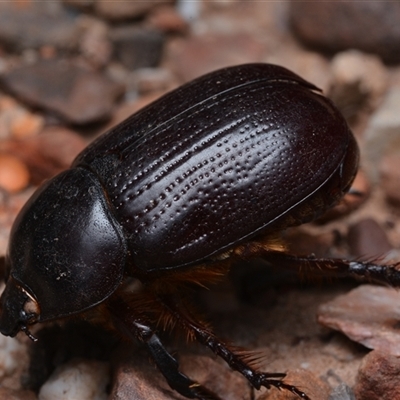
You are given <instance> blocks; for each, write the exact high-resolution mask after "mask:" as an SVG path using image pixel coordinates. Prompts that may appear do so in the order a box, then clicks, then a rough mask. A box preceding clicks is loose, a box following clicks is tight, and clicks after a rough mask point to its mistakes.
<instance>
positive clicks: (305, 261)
mask: <svg viewBox="0 0 400 400" xmlns="http://www.w3.org/2000/svg"><path fill="white" fill-rule="evenodd" d="M237 254H239V255H240V256H241V257H243V258H249V257H262V258H263V259H264V260H266V261H268V262H270V263H271V264H272V265H278V266H279V267H284V268H288V269H291V270H294V271H296V272H298V273H299V274H300V275H305V276H322V277H324V276H325V277H337V278H345V277H350V278H355V279H357V280H361V281H366V282H374V283H379V284H384V285H390V286H394V287H400V263H394V264H388V265H380V264H376V263H372V262H362V261H349V260H343V259H339V258H315V257H312V256H294V255H290V254H287V253H283V252H279V251H271V250H268V249H265V248H264V247H263V246H262V244H261V245H258V243H248V244H245V245H243V246H241V247H240V248H239V249H238V251H237Z"/></svg>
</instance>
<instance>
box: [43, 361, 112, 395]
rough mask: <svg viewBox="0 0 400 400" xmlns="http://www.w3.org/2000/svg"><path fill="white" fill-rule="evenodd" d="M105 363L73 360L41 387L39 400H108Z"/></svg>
mask: <svg viewBox="0 0 400 400" xmlns="http://www.w3.org/2000/svg"><path fill="white" fill-rule="evenodd" d="M108 380H109V367H108V364H107V363H105V362H100V361H83V360H77V359H75V360H72V361H70V362H68V363H66V364H64V365H61V366H60V367H58V368H57V369H56V370H55V371H54V373H53V374H52V375H51V376H50V378H49V379H48V381H47V382H46V383H45V384H44V385H43V386H42V387H41V389H40V392H39V400H78V399H79V400H106V399H107V394H106V386H107V384H108Z"/></svg>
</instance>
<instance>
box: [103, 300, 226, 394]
mask: <svg viewBox="0 0 400 400" xmlns="http://www.w3.org/2000/svg"><path fill="white" fill-rule="evenodd" d="M108 309H109V311H110V312H111V315H112V316H113V318H114V322H115V324H116V327H117V328H119V329H120V330H121V332H122V333H124V334H126V335H127V336H128V337H130V338H133V339H137V340H139V341H140V342H141V343H142V344H144V345H145V346H146V348H147V350H148V351H149V353H150V354H151V356H152V358H153V360H154V361H155V363H156V365H157V367H158V369H159V370H160V371H161V373H162V374H163V375H164V377H165V379H166V380H167V382H168V384H169V386H170V387H171V388H172V389H173V390H176V391H177V392H178V393H180V394H181V395H182V396H185V397H187V398H190V399H200V400H221V399H220V398H219V397H218V396H217V395H215V394H214V393H212V392H211V391H209V390H208V389H206V388H205V387H203V386H201V385H200V384H199V383H197V382H195V381H193V380H191V379H190V378H189V377H187V376H186V375H184V374H183V373H182V372H180V371H179V363H178V361H177V360H176V359H175V358H174V357H172V355H171V354H170V353H169V352H168V351H167V350H166V348H165V347H164V346H163V344H162V343H161V341H160V339H159V337H158V336H157V334H156V333H155V331H154V330H153V328H152V327H151V325H150V324H149V323H148V322H147V321H146V320H145V318H143V316H139V315H137V314H138V312H137V310H136V311H135V309H134V308H132V307H130V306H129V304H127V303H126V302H125V301H124V300H123V299H121V298H119V297H115V298H113V299H112V300H110V301H109V302H108Z"/></svg>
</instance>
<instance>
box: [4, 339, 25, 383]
mask: <svg viewBox="0 0 400 400" xmlns="http://www.w3.org/2000/svg"><path fill="white" fill-rule="evenodd" d="M25 352H26V348H25V346H24V345H22V344H21V343H20V342H19V341H18V340H16V339H15V338H11V337H8V336H3V335H0V378H3V377H4V376H7V375H11V374H12V373H13V372H14V371H15V370H16V369H17V368H18V366H19V365H20V364H21V354H24V353H25Z"/></svg>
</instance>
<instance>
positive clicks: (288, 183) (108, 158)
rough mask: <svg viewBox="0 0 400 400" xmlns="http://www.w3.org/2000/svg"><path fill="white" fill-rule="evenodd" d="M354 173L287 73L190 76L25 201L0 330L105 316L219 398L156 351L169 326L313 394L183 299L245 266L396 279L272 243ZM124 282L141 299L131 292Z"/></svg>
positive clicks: (187, 382) (195, 389)
mask: <svg viewBox="0 0 400 400" xmlns="http://www.w3.org/2000/svg"><path fill="white" fill-rule="evenodd" d="M357 166H358V148H357V144H356V141H355V139H354V137H353V135H352V133H351V132H350V130H349V128H348V126H347V124H346V122H345V121H344V119H343V117H342V116H341V114H340V113H339V111H338V110H337V109H336V108H335V107H334V106H333V104H332V103H331V102H330V101H329V100H328V99H326V98H325V97H323V96H322V95H321V94H320V93H319V91H318V89H317V88H316V87H315V86H313V85H312V84H310V83H308V82H306V81H305V80H303V79H302V78H300V77H299V76H297V75H295V74H294V73H292V72H290V71H288V70H287V69H285V68H282V67H279V66H275V65H268V64H248V65H240V66H235V67H230V68H225V69H222V70H219V71H216V72H213V73H210V74H208V75H205V76H203V77H200V78H198V79H196V80H194V81H192V82H190V83H188V84H185V85H184V86H182V87H180V88H178V89H176V90H174V91H172V92H170V93H169V94H166V95H165V96H163V97H162V98H160V99H159V100H157V101H155V102H154V103H152V104H151V105H149V106H147V107H145V108H143V109H142V110H141V111H139V112H138V113H136V114H134V115H132V116H131V117H129V118H128V119H127V120H125V121H124V122H122V123H121V124H119V125H118V126H116V127H115V128H114V129H111V130H110V131H109V132H108V133H107V134H105V135H103V136H102V137H100V138H99V139H98V140H96V141H95V142H93V143H92V144H91V145H89V146H88V147H87V148H86V149H85V150H84V151H83V152H82V153H81V154H80V155H79V156H78V157H77V158H76V160H75V161H74V163H73V164H72V166H71V168H70V169H69V170H67V171H65V172H63V173H61V174H59V175H58V176H56V177H55V178H53V179H51V180H50V181H48V182H47V183H45V184H44V185H43V186H42V187H41V188H39V189H38V190H37V191H36V192H35V194H34V195H33V196H32V198H31V199H30V200H29V201H28V203H27V204H26V205H25V206H24V208H23V209H22V211H21V212H20V214H19V216H18V217H17V219H16V221H15V223H14V225H13V228H12V232H11V237H10V243H9V248H8V253H7V256H6V268H7V273H6V275H7V276H6V282H7V284H6V289H5V291H4V293H3V295H2V297H1V318H0V331H1V332H2V333H3V334H4V335H9V336H14V335H16V334H17V333H18V332H19V331H24V332H25V333H26V334H27V335H28V336H30V337H31V338H33V336H32V335H31V333H30V332H29V326H31V325H33V324H36V323H40V322H44V321H49V320H54V319H59V318H65V317H68V316H71V315H75V314H82V315H87V314H88V313H92V312H93V313H94V312H96V310H99V309H101V313H102V315H103V318H106V319H109V320H110V321H112V323H113V324H114V326H115V328H116V329H118V330H119V331H120V332H122V334H123V335H126V336H129V337H131V338H132V339H137V340H139V341H140V342H142V343H143V344H144V345H145V346H146V347H147V348H148V350H149V351H150V354H151V355H152V356H153V358H154V360H155V362H156V364H157V366H158V368H159V369H160V370H161V372H162V373H163V374H164V376H165V378H166V379H167V381H168V383H169V385H170V386H171V388H173V389H175V390H176V391H177V392H179V393H180V394H182V395H183V396H186V397H188V398H198V399H218V398H219V397H218V396H217V395H215V394H213V393H211V392H210V391H208V390H207V389H206V388H205V387H203V386H202V385H200V384H198V383H197V382H194V381H193V380H191V379H190V378H189V377H187V376H186V375H184V374H183V373H182V372H180V371H179V369H178V363H177V362H176V360H175V359H174V358H173V357H172V356H171V355H170V354H169V353H168V351H167V350H166V349H165V347H164V346H163V344H162V343H161V341H160V339H159V337H158V335H157V332H156V330H155V321H157V320H159V319H161V320H168V321H171V320H172V321H174V322H175V323H176V324H177V325H178V326H180V327H181V328H183V329H185V330H187V331H188V332H189V333H190V334H191V336H192V337H194V338H195V339H196V340H198V341H199V342H201V343H202V344H204V345H206V346H208V347H209V348H211V349H212V350H213V351H214V352H215V353H216V354H217V355H218V356H220V357H222V358H223V359H224V360H226V361H227V363H228V364H229V365H230V367H232V368H233V369H234V370H237V371H239V372H240V373H242V374H243V375H244V376H245V377H246V378H247V379H248V380H249V381H250V383H251V384H252V385H253V386H254V387H255V388H257V389H259V388H260V387H262V386H263V387H267V388H269V387H271V386H275V387H277V388H279V389H287V390H291V391H292V392H293V393H295V394H297V395H298V396H299V397H301V398H304V399H308V398H309V397H308V396H307V394H306V393H305V392H304V391H303V390H302V389H301V388H297V387H295V386H292V385H290V384H289V383H287V382H285V380H284V376H285V375H284V374H279V373H264V372H261V371H258V370H256V369H254V368H253V367H252V366H251V365H250V364H248V363H247V361H246V357H244V356H243V354H242V353H236V352H235V350H233V349H231V348H229V347H228V346H227V345H225V344H224V343H223V342H222V341H221V340H219V339H218V338H217V337H216V336H215V335H214V334H213V333H212V332H211V331H210V329H209V328H208V327H206V326H205V325H204V324H203V323H202V322H201V321H199V320H198V318H196V317H195V316H194V315H192V313H191V311H190V309H189V308H188V307H187V306H186V305H185V304H184V302H183V300H182V299H183V298H184V296H182V295H181V294H182V291H183V290H184V289H185V287H186V286H190V285H193V284H196V283H200V284H202V285H203V284H204V285H207V283H209V282H210V281H212V280H213V279H214V278H215V277H216V276H217V275H219V274H221V273H223V272H226V271H227V268H228V266H229V263H230V262H231V261H232V260H237V259H241V258H243V259H247V258H249V257H264V258H265V259H268V260H269V261H271V262H275V263H279V264H281V265H282V266H285V267H288V268H293V269H297V268H302V269H303V270H306V271H308V272H309V273H316V274H333V275H350V276H360V277H361V278H363V277H368V278H369V279H372V280H376V281H382V282H388V283H390V284H393V285H398V283H399V281H400V279H399V275H398V273H397V271H395V269H394V268H393V266H386V267H380V266H377V265H374V264H371V263H359V262H348V261H345V260H331V259H326V260H317V259H315V258H312V257H309V258H307V257H302V258H300V257H294V256H290V255H288V254H286V253H284V252H279V251H276V250H274V248H273V247H271V246H270V244H269V237H270V236H271V235H273V236H275V235H276V233H277V232H279V231H281V230H282V229H284V228H286V227H288V226H292V225H296V224H301V223H303V222H306V221H310V220H312V219H314V218H316V217H317V216H319V215H320V214H321V213H323V212H324V211H325V210H326V209H327V208H329V207H330V206H332V205H333V204H334V203H335V202H337V201H338V200H339V199H340V198H341V197H342V196H343V195H344V193H345V192H346V191H347V190H348V189H349V188H350V185H351V183H352V180H353V178H354V175H355V173H356V171H357ZM132 278H135V279H137V280H138V281H140V282H141V284H142V286H141V289H140V290H138V291H135V292H131V291H130V289H129V285H127V284H126V282H127V280H129V279H132Z"/></svg>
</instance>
